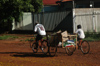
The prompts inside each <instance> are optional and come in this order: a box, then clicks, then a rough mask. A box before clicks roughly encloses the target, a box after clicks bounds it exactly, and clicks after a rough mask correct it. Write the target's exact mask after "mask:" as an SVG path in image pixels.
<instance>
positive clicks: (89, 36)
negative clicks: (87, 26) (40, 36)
mask: <svg viewBox="0 0 100 66" xmlns="http://www.w3.org/2000/svg"><path fill="white" fill-rule="evenodd" d="M85 36H86V38H85V40H87V41H100V33H88V32H87V33H85Z"/></svg>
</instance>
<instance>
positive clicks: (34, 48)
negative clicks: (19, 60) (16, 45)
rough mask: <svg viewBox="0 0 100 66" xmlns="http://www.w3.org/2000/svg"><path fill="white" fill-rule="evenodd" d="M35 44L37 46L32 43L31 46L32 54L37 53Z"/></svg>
mask: <svg viewBox="0 0 100 66" xmlns="http://www.w3.org/2000/svg"><path fill="white" fill-rule="evenodd" d="M36 44H37V43H33V44H32V50H33V53H37V51H38V48H37V46H36Z"/></svg>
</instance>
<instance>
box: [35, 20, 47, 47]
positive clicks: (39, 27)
mask: <svg viewBox="0 0 100 66" xmlns="http://www.w3.org/2000/svg"><path fill="white" fill-rule="evenodd" d="M34 32H37V36H36V43H37V46H36V48H38V41H39V40H41V39H42V38H43V36H45V35H46V31H45V28H44V26H43V25H42V24H39V23H38V22H36V23H35V28H34Z"/></svg>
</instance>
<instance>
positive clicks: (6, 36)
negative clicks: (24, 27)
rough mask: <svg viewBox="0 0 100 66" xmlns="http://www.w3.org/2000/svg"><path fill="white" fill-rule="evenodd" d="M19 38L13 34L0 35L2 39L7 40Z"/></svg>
mask: <svg viewBox="0 0 100 66" xmlns="http://www.w3.org/2000/svg"><path fill="white" fill-rule="evenodd" d="M16 38H19V37H18V36H12V35H3V36H0V40H7V39H16Z"/></svg>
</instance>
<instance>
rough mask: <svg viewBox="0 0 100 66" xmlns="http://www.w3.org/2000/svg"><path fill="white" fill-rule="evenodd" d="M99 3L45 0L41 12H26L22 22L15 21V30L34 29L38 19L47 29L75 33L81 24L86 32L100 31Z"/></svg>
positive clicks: (94, 0) (88, 0)
mask: <svg viewBox="0 0 100 66" xmlns="http://www.w3.org/2000/svg"><path fill="white" fill-rule="evenodd" d="M99 3H100V1H99V0H43V4H44V8H43V9H42V11H41V13H38V14H34V15H32V14H31V13H24V15H23V19H22V21H21V22H19V23H18V24H15V23H14V22H13V26H14V27H13V30H30V31H33V29H34V23H35V21H38V22H39V23H42V24H43V25H44V26H45V28H46V31H53V32H55V31H58V30H67V31H68V32H70V33H73V32H75V31H76V26H77V25H78V24H81V25H82V28H83V30H84V31H85V32H94V31H96V32H100V30H99V28H100V27H99V21H100V20H99V16H100V5H99Z"/></svg>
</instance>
